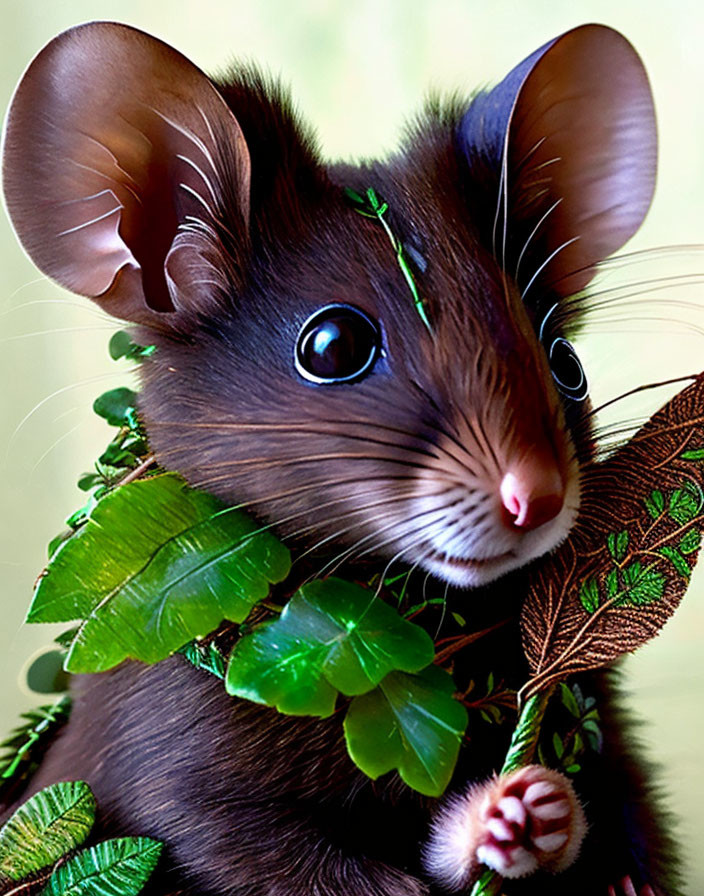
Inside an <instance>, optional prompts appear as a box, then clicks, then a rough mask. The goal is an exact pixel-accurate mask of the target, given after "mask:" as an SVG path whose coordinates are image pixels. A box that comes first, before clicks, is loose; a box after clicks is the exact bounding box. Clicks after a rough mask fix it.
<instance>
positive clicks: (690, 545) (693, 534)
mask: <svg viewBox="0 0 704 896" xmlns="http://www.w3.org/2000/svg"><path fill="white" fill-rule="evenodd" d="M701 543H702V533H701V532H700V531H699V529H694V528H692V529H690V530H689V531H688V532H686V533H685V534H684V536H683V538H682V541H680V544H679V549H680V551H681V552H682V553H683V554H694V553H695V552H696V551H698V550H699V548H700V546H701Z"/></svg>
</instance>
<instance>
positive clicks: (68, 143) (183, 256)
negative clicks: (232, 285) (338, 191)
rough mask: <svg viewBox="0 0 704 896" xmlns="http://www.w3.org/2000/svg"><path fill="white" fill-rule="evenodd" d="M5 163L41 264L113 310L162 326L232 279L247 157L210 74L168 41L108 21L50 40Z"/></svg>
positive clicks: (17, 215)
mask: <svg viewBox="0 0 704 896" xmlns="http://www.w3.org/2000/svg"><path fill="white" fill-rule="evenodd" d="M3 162H4V188H5V196H6V201H7V208H8V211H9V214H10V217H11V219H12V222H13V224H14V227H15V229H16V231H17V235H18V237H19V239H20V241H21V242H22V244H23V245H24V247H25V249H26V250H27V252H28V254H29V255H30V257H31V258H32V260H33V261H34V262H35V264H36V265H37V266H38V267H39V268H40V269H41V270H42V271H43V272H44V273H45V274H47V275H48V276H49V277H52V278H53V279H54V280H56V281H58V282H59V283H60V284H61V285H62V286H65V287H67V288H68V289H70V290H72V291H73V292H76V293H79V294H82V295H85V296H89V297H90V298H92V299H94V300H95V301H96V302H97V303H98V304H99V305H100V306H101V307H102V308H103V309H104V310H105V311H107V312H109V313H110V314H114V315H115V316H117V317H122V318H124V319H126V320H131V321H136V322H139V323H144V324H147V325H151V326H157V327H159V328H161V327H163V326H164V324H165V323H166V321H167V320H169V321H173V319H174V318H173V317H172V316H171V314H169V313H172V314H173V312H179V311H187V310H191V311H192V310H199V311H201V310H207V307H208V305H209V304H211V303H213V301H215V298H216V297H217V296H218V293H219V292H220V291H223V290H226V289H227V286H228V284H227V282H226V280H227V276H228V273H227V271H228V266H229V267H230V268H231V267H232V265H233V262H234V264H235V265H237V262H238V259H237V257H236V256H237V251H239V252H242V251H243V246H244V245H246V240H247V221H248V216H249V179H250V162H249V153H248V150H247V146H246V144H245V140H244V137H243V135H242V131H241V129H240V127H239V125H238V123H237V121H236V119H235V117H234V115H233V114H232V113H231V111H230V110H229V108H228V107H227V105H226V104H225V102H224V100H223V99H222V98H221V96H220V94H219V93H218V92H217V91H216V89H215V88H214V87H213V85H212V84H211V82H210V81H209V80H208V78H207V77H206V76H205V75H204V74H203V72H201V71H200V70H199V69H198V68H196V67H195V66H194V65H193V64H192V63H191V62H189V61H188V60H187V59H186V58H185V57H184V56H182V55H181V54H180V53H178V52H176V50H174V49H172V48H171V47H169V46H167V45H166V44H164V43H162V42H161V41H159V40H156V39H155V38H152V37H150V36H149V35H147V34H144V33H142V32H141V31H137V30H135V29H133V28H129V27H127V26H125V25H117V24H113V23H107V22H96V23H90V24H87V25H81V26H79V27H77V28H73V29H71V30H69V31H66V32H64V33H63V34H61V35H59V36H58V37H57V38H55V39H54V40H53V41H51V43H50V44H48V45H47V46H46V47H45V48H44V49H43V50H42V51H41V52H40V53H39V55H38V56H37V57H36V58H35V59H34V61H33V62H32V63H31V65H30V66H29V69H28V70H27V72H26V74H25V75H24V77H23V79H22V80H21V82H20V84H19V86H18V87H17V90H16V92H15V96H14V99H13V101H12V105H11V107H10V111H9V113H8V119H7V128H6V133H5V146H4V159H3ZM224 209H227V225H225V222H224V214H223V212H224ZM226 248H227V251H225V249H226Z"/></svg>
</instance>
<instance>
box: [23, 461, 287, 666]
mask: <svg viewBox="0 0 704 896" xmlns="http://www.w3.org/2000/svg"><path fill="white" fill-rule="evenodd" d="M289 569H290V555H289V552H288V549H287V548H285V547H284V546H283V545H282V544H281V543H280V542H279V541H278V540H277V539H276V538H275V537H274V536H273V535H272V534H271V533H270V532H268V531H261V530H258V528H257V526H256V524H255V523H254V522H253V521H252V520H250V519H249V517H247V516H246V515H245V514H243V513H241V512H239V511H236V510H224V509H223V505H222V504H221V503H220V502H219V501H218V500H217V499H216V498H214V497H212V496H211V495H208V494H206V493H204V492H199V491H196V490H194V489H191V488H188V486H186V485H185V483H184V482H183V480H181V479H180V478H179V477H178V476H175V475H173V474H167V475H162V476H156V477H154V478H152V479H146V480H143V481H137V482H132V483H130V484H128V485H125V486H122V487H120V488H118V489H116V490H115V491H114V492H112V493H110V494H108V495H106V496H105V497H104V498H103V499H102V500H101V501H100V502H99V503H98V504H97V505H96V506H95V508H94V509H93V511H92V513H91V517H90V519H89V521H88V522H87V523H86V524H85V525H84V526H83V527H82V528H81V529H80V530H79V531H78V532H77V533H76V534H75V535H74V536H73V537H72V538H70V539H69V540H68V541H66V542H65V543H64V544H63V545H62V546H61V547H60V548H59V549H58V550H57V552H56V553H55V554H54V556H53V557H52V559H51V562H50V563H49V566H48V569H47V571H46V573H45V575H44V576H43V577H42V578H41V579H40V582H39V586H38V588H37V591H36V593H35V595H34V600H33V602H32V606H31V607H30V610H29V614H28V617H27V619H28V621H29V622H68V621H70V620H74V619H80V620H82V621H81V623H80V625H79V627H78V629H77V631H76V635H75V638H74V640H73V643H72V644H71V647H70V650H69V653H68V657H67V660H66V668H67V669H68V670H69V671H70V672H101V671H103V670H104V669H109V668H111V667H112V666H115V665H117V664H118V663H120V662H122V660H124V659H125V658H127V657H133V658H134V659H139V660H143V661H144V662H148V663H154V662H158V661H159V660H162V659H164V658H165V657H166V656H168V655H169V654H171V653H173V652H174V651H175V650H177V649H178V648H179V647H181V646H183V645H184V644H185V643H187V642H188V641H190V640H191V639H192V638H194V637H199V636H202V635H206V634H208V633H209V632H211V631H212V630H213V629H215V628H217V626H218V625H219V624H220V622H221V621H222V620H223V619H229V620H231V621H233V622H241V621H242V620H243V619H245V618H246V616H247V615H248V613H249V611H250V609H251V607H252V605H253V604H254V603H256V602H257V601H259V600H261V599H262V598H264V597H266V595H267V594H268V593H269V584H270V583H271V582H279V581H281V580H282V579H284V578H285V577H286V575H288V571H289Z"/></svg>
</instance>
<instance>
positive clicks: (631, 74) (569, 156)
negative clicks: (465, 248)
mask: <svg viewBox="0 0 704 896" xmlns="http://www.w3.org/2000/svg"><path fill="white" fill-rule="evenodd" d="M458 138H459V143H460V147H461V150H462V151H463V153H464V154H465V155H466V156H467V158H468V160H469V162H470V179H471V178H472V171H475V172H476V181H477V183H476V188H477V189H479V190H484V189H485V186H484V185H485V184H486V183H487V181H488V182H489V183H490V184H491V189H490V192H488V193H486V194H484V195H483V200H484V201H485V202H486V204H487V205H488V206H489V207H490V210H491V212H492V214H491V222H490V223H489V224H488V225H487V227H488V228H489V229H490V233H489V234H488V236H489V239H490V241H491V243H492V244H493V248H494V251H495V253H496V256H497V259H498V261H499V262H500V263H501V264H502V266H503V267H504V270H505V271H506V272H507V273H508V274H509V275H511V276H514V277H515V278H516V280H517V283H518V285H519V288H520V289H521V291H522V292H524V293H525V292H526V291H527V290H528V289H529V288H530V289H531V291H533V290H535V289H536V288H537V286H538V285H543V286H544V287H547V288H549V289H550V290H551V291H552V292H554V293H557V294H558V295H562V296H567V295H571V294H573V293H575V292H578V291H579V290H580V289H583V288H584V287H585V286H586V285H587V283H589V281H590V280H591V279H592V277H593V276H594V274H595V265H596V264H597V263H598V262H599V261H602V260H603V259H604V258H606V257H607V256H609V255H611V254H612V253H613V252H615V251H616V250H617V249H619V248H620V247H621V246H622V245H623V244H624V243H625V242H626V241H627V240H628V239H629V238H630V237H631V236H632V235H633V234H634V233H635V232H636V230H637V229H638V228H639V227H640V225H641V223H642V221H643V218H644V217H645V215H646V212H647V211H648V208H649V206H650V202H651V200H652V196H653V191H654V188H655V171H656V162H657V134H656V126H655V113H654V108H653V98H652V94H651V91H650V85H649V83H648V77H647V75H646V72H645V69H644V68H643V64H642V62H641V60H640V58H639V56H638V54H637V53H636V51H635V50H634V49H633V47H632V46H631V44H630V43H629V42H628V41H627V40H626V39H625V38H624V37H623V36H622V35H620V34H619V33H618V32H616V31H614V30H612V29H611V28H607V27H605V26H602V25H584V26H582V27H580V28H575V29H574V30H572V31H568V32H567V33H566V34H563V35H562V36H561V37H558V38H556V39H555V40H553V41H551V42H550V43H548V44H546V45H545V46H543V47H541V48H540V49H539V50H537V51H536V52H535V53H533V55H532V56H529V57H528V58H527V59H526V60H524V61H523V62H522V63H521V64H520V65H518V66H517V67H516V68H515V69H513V71H512V72H510V74H509V75H508V76H507V77H506V78H505V79H504V80H503V81H502V82H501V83H500V84H499V85H498V86H497V87H496V88H494V89H493V90H491V91H490V92H488V93H485V94H480V95H479V96H478V97H477V98H476V99H475V100H474V101H473V102H472V104H471V106H470V107H469V109H468V110H467V112H466V113H465V114H464V116H463V118H462V119H461V121H460V125H459V130H458ZM494 212H495V215H494Z"/></svg>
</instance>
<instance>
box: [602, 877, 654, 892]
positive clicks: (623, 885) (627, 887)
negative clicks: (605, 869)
mask: <svg viewBox="0 0 704 896" xmlns="http://www.w3.org/2000/svg"><path fill="white" fill-rule="evenodd" d="M608 896H656V894H655V890H653V888H652V887H651V886H648V885H647V884H646V886H644V887H643V888H642V889H641V890H636V888H635V886H634V884H633V881H632V880H631V878H630V877H624V878H623V880H620V881H619V882H618V883H617V884H616V885H615V886H613V887H609V892H608Z"/></svg>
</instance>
